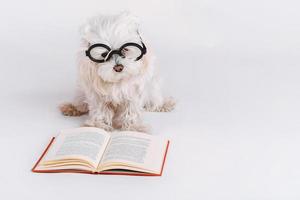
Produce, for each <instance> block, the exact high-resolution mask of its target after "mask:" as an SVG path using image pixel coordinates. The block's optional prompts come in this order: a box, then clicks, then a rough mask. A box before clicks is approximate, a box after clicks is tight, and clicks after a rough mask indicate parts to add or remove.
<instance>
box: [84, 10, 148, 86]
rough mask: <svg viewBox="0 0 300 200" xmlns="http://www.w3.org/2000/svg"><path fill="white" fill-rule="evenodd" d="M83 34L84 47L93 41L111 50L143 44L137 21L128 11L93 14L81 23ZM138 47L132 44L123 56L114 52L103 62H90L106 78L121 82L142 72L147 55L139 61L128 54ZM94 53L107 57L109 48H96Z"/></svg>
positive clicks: (87, 46) (123, 51) (133, 52)
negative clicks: (85, 21)
mask: <svg viewBox="0 0 300 200" xmlns="http://www.w3.org/2000/svg"><path fill="white" fill-rule="evenodd" d="M81 36H82V39H83V41H84V48H85V50H87V49H89V48H90V47H91V46H92V45H93V44H99V43H101V44H104V45H106V46H108V47H109V48H110V49H111V50H119V48H120V47H121V46H122V45H123V44H125V43H129V42H133V43H137V44H139V45H140V46H142V41H141V37H140V35H139V34H138V20H137V18H136V17H135V16H133V15H131V14H129V13H121V14H118V15H108V16H98V17H94V18H92V19H90V20H89V21H88V22H87V23H86V24H85V25H83V26H82V29H81ZM93 50H94V49H93ZM135 50H136V49H134V48H130V47H129V48H124V49H122V55H121V54H120V55H119V54H112V55H111V56H110V59H108V60H105V61H104V62H102V63H98V62H93V61H91V60H90V62H91V64H92V65H94V67H96V68H97V73H98V76H100V78H101V79H102V80H103V81H105V82H112V83H115V82H119V81H122V80H125V79H128V78H130V77H132V76H136V75H139V73H141V72H142V66H143V60H144V58H142V59H140V60H136V59H135V57H134V56H126V55H135V54H136V52H135ZM97 51H98V52H97ZM93 53H94V54H96V56H97V55H98V56H100V57H101V55H102V56H103V58H105V57H106V55H107V53H109V51H107V52H105V51H104V50H103V49H102V50H101V49H100V50H99V49H98V50H97V48H95V50H94V52H93ZM123 55H124V56H123ZM106 58H107V57H106ZM85 59H89V57H87V56H86V57H85Z"/></svg>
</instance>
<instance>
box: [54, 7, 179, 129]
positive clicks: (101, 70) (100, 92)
mask: <svg viewBox="0 0 300 200" xmlns="http://www.w3.org/2000/svg"><path fill="white" fill-rule="evenodd" d="M138 26H139V23H138V19H137V18H136V17H135V16H134V15H132V14H130V13H128V12H123V13H120V14H117V15H100V16H97V17H93V18H91V19H89V20H88V21H87V22H86V23H85V24H84V25H83V26H82V28H81V31H80V32H81V37H82V44H81V48H80V52H79V54H78V61H79V79H78V81H79V84H78V85H79V89H78V92H77V96H76V98H75V100H74V102H73V103H67V104H63V105H62V106H61V107H60V109H61V111H62V113H63V114H64V115H68V116H79V115H82V114H86V113H88V114H89V118H88V119H87V120H86V122H85V124H84V125H85V126H95V127H99V128H103V129H105V130H108V131H112V130H113V129H114V128H115V129H121V130H132V131H141V132H147V131H148V129H147V126H145V125H144V124H143V123H142V120H141V114H142V112H143V110H146V111H158V112H166V111H171V110H172V109H173V108H174V106H175V102H174V100H173V99H172V98H164V97H163V96H162V94H161V89H160V84H159V78H158V76H157V74H156V72H155V71H156V70H155V67H154V65H153V62H152V61H153V56H152V55H151V52H149V49H147V48H146V45H145V44H144V41H143V40H142V38H141V36H140V34H139V31H138V29H139V27H138ZM124 44H125V45H124Z"/></svg>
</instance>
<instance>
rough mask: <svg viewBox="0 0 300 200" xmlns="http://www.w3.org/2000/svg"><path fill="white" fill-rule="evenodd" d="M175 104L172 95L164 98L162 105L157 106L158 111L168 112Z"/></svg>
mask: <svg viewBox="0 0 300 200" xmlns="http://www.w3.org/2000/svg"><path fill="white" fill-rule="evenodd" d="M175 105H176V101H175V100H174V99H173V98H172V97H169V98H166V99H165V100H164V103H163V105H162V106H161V107H160V108H159V112H170V111H172V110H174V108H175Z"/></svg>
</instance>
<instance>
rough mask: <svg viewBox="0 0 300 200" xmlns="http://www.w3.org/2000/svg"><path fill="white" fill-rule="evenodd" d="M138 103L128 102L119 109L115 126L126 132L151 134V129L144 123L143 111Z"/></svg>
mask: <svg viewBox="0 0 300 200" xmlns="http://www.w3.org/2000/svg"><path fill="white" fill-rule="evenodd" d="M140 105H141V104H139V103H137V102H127V103H124V104H123V105H121V106H119V107H118V108H117V112H116V113H115V116H114V118H113V126H114V127H115V128H117V129H121V130H124V131H138V132H145V133H147V132H149V131H150V130H149V127H148V126H146V125H144V124H143V123H142V119H141V115H142V112H143V110H142V109H141V106H140Z"/></svg>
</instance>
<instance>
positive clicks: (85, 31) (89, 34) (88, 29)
mask: <svg viewBox="0 0 300 200" xmlns="http://www.w3.org/2000/svg"><path fill="white" fill-rule="evenodd" d="M79 34H80V36H81V38H82V39H83V40H85V41H87V42H90V41H93V40H95V38H97V35H96V34H95V33H94V31H93V30H92V26H91V25H90V24H89V23H88V22H87V23H85V24H83V25H81V26H80V27H79Z"/></svg>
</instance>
